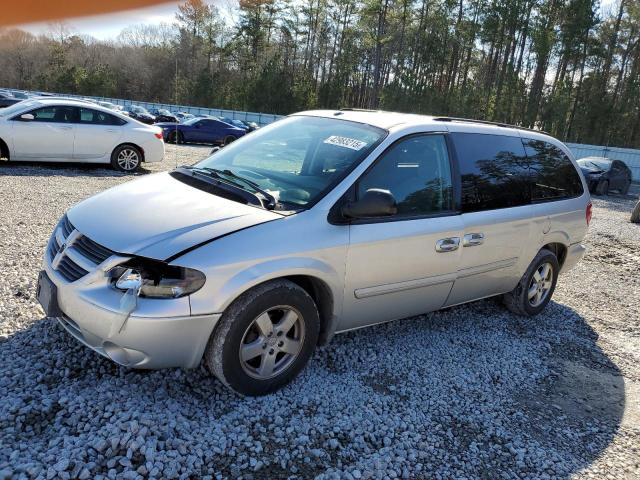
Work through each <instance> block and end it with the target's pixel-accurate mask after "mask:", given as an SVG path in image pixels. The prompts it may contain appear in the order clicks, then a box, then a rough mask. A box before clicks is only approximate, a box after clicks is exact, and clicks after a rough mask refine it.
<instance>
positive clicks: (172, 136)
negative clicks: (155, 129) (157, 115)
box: [167, 130, 184, 145]
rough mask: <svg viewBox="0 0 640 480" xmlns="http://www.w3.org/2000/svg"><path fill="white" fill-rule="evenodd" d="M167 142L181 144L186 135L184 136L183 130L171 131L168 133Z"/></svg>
mask: <svg viewBox="0 0 640 480" xmlns="http://www.w3.org/2000/svg"><path fill="white" fill-rule="evenodd" d="M167 143H173V144H176V145H177V144H180V143H184V137H183V136H182V132H176V131H175V130H174V131H172V132H169V134H168V135H167Z"/></svg>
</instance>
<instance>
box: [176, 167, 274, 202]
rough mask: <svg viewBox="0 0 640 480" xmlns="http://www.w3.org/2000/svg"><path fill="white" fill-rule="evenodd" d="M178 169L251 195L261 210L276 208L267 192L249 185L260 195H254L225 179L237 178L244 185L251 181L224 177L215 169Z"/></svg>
mask: <svg viewBox="0 0 640 480" xmlns="http://www.w3.org/2000/svg"><path fill="white" fill-rule="evenodd" d="M180 168H183V169H186V170H190V171H192V172H194V173H198V174H201V175H206V176H208V177H212V178H214V179H216V180H217V181H218V182H222V183H226V184H228V185H231V186H232V187H235V188H237V189H240V190H242V191H243V192H246V193H248V194H249V195H251V196H252V197H254V198H256V199H257V200H258V203H259V204H260V205H261V206H262V207H263V208H266V209H267V210H273V209H274V208H275V206H276V203H277V201H276V199H275V197H274V196H273V195H271V194H270V193H269V192H266V191H264V190H262V189H261V188H260V187H259V186H258V187H254V186H253V185H251V187H252V188H253V189H255V190H256V192H257V193H259V194H260V195H256V192H251V191H249V190H247V189H246V188H244V187H242V185H240V184H239V183H238V182H237V181H233V180H230V179H229V178H227V177H231V178H232V179H236V178H237V179H238V180H245V183H246V184H248V183H247V182H250V181H251V180H246V179H243V178H242V177H236V176H234V175H229V174H226V175H225V172H224V171H223V170H218V169H216V168H209V167H197V166H183V167H180ZM221 174H222V175H221ZM252 183H253V182H252ZM265 204H266V205H265Z"/></svg>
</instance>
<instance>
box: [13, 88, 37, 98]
mask: <svg viewBox="0 0 640 480" xmlns="http://www.w3.org/2000/svg"><path fill="white" fill-rule="evenodd" d="M11 94H12V95H13V96H14V97H15V98H17V99H19V100H26V99H27V98H31V97H32V96H33V95H31V94H30V93H28V92H22V91H20V90H13V91H12V92H11Z"/></svg>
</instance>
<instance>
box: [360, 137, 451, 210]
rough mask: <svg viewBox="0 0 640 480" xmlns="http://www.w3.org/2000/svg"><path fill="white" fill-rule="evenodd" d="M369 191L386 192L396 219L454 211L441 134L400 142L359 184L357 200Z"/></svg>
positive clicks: (445, 144) (443, 140)
mask: <svg viewBox="0 0 640 480" xmlns="http://www.w3.org/2000/svg"><path fill="white" fill-rule="evenodd" d="M371 188H382V189H384V190H389V191H390V192H391V193H392V194H393V196H394V197H395V199H396V202H397V203H398V216H406V217H411V216H422V215H430V214H434V213H440V212H446V211H450V210H453V190H452V183H451V166H450V163H449V153H448V151H447V143H446V141H445V139H444V137H443V136H442V135H421V136H413V137H409V138H407V139H404V140H400V141H399V142H397V143H396V144H394V145H393V146H391V147H390V148H389V150H387V151H386V152H385V153H384V155H383V156H382V158H381V159H379V160H378V161H377V162H376V163H375V164H374V166H373V167H372V168H371V169H370V170H369V171H368V172H367V173H365V175H364V176H363V177H362V179H361V180H360V181H359V182H358V198H361V197H362V196H363V195H364V194H365V192H366V191H367V190H369V189H371Z"/></svg>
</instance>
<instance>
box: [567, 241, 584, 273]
mask: <svg viewBox="0 0 640 480" xmlns="http://www.w3.org/2000/svg"><path fill="white" fill-rule="evenodd" d="M586 251H587V249H586V247H585V246H584V245H582V244H581V243H574V244H573V245H569V248H568V249H567V257H566V258H565V259H564V263H563V264H562V272H563V273H564V272H568V271H569V270H571V269H572V268H573V267H575V266H576V264H577V263H578V262H579V261H580V260H582V257H584V254H585V252H586Z"/></svg>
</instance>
